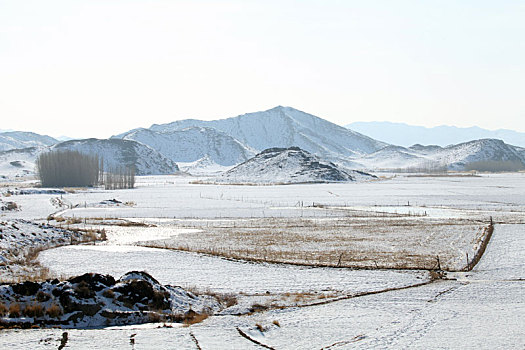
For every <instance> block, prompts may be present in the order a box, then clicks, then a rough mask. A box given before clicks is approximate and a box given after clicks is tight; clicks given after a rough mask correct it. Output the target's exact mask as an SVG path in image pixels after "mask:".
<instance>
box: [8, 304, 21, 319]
mask: <svg viewBox="0 0 525 350" xmlns="http://www.w3.org/2000/svg"><path fill="white" fill-rule="evenodd" d="M9 317H13V318H16V317H20V304H18V303H12V304H11V305H9Z"/></svg>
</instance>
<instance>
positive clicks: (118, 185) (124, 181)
mask: <svg viewBox="0 0 525 350" xmlns="http://www.w3.org/2000/svg"><path fill="white" fill-rule="evenodd" d="M133 187H135V170H134V169H133V168H125V167H116V168H114V169H112V170H111V171H109V172H106V173H104V188H105V189H106V190H119V189H123V188H133Z"/></svg>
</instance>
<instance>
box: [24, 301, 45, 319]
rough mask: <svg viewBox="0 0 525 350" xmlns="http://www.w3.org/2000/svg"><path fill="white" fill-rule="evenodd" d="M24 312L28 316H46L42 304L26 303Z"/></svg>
mask: <svg viewBox="0 0 525 350" xmlns="http://www.w3.org/2000/svg"><path fill="white" fill-rule="evenodd" d="M23 313H24V315H26V316H27V317H42V316H44V308H43V307H42V305H41V304H30V305H26V307H25V308H24V312H23Z"/></svg>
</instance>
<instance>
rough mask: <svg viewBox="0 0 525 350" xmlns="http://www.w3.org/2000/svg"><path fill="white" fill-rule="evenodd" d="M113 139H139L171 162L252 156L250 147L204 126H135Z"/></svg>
mask: <svg viewBox="0 0 525 350" xmlns="http://www.w3.org/2000/svg"><path fill="white" fill-rule="evenodd" d="M113 138H121V139H123V140H133V141H137V142H140V143H142V144H144V145H147V146H149V147H151V148H152V149H155V150H157V151H158V152H160V153H162V154H163V155H164V156H166V157H167V158H169V159H171V160H172V161H174V162H184V163H190V162H195V161H199V160H202V159H206V160H207V161H208V162H209V164H216V165H221V166H233V165H236V164H239V163H241V162H244V161H245V160H247V159H249V158H250V157H253V155H255V152H254V151H253V150H252V149H249V148H248V147H246V146H245V145H243V144H242V143H240V142H239V141H237V140H236V139H234V138H233V137H231V136H230V135H227V134H225V133H223V132H220V131H218V130H215V129H212V128H205V127H189V128H185V129H182V130H171V131H153V130H149V129H136V130H132V131H130V132H128V133H124V134H121V135H118V136H114V137H113Z"/></svg>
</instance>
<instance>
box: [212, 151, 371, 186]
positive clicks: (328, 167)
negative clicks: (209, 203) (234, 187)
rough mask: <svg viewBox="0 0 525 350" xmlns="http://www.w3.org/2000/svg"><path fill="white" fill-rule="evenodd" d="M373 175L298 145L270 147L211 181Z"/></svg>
mask: <svg viewBox="0 0 525 350" xmlns="http://www.w3.org/2000/svg"><path fill="white" fill-rule="evenodd" d="M373 178H375V176H373V175H370V174H366V173H363V172H359V171H354V170H348V169H345V168H342V167H340V166H338V165H336V164H334V163H331V162H327V161H323V160H321V159H320V158H319V157H317V156H315V155H312V154H310V153H309V152H306V151H304V150H302V149H300V148H298V147H290V148H270V149H267V150H264V151H263V152H261V153H259V154H257V155H256V156H255V157H253V158H251V159H249V160H248V161H246V162H244V163H242V164H239V165H237V166H236V167H234V168H233V169H231V170H229V171H227V172H225V173H223V174H222V175H220V176H218V177H217V178H215V179H213V180H212V181H213V182H218V183H236V184H291V183H324V182H349V181H358V180H370V179H373Z"/></svg>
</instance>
